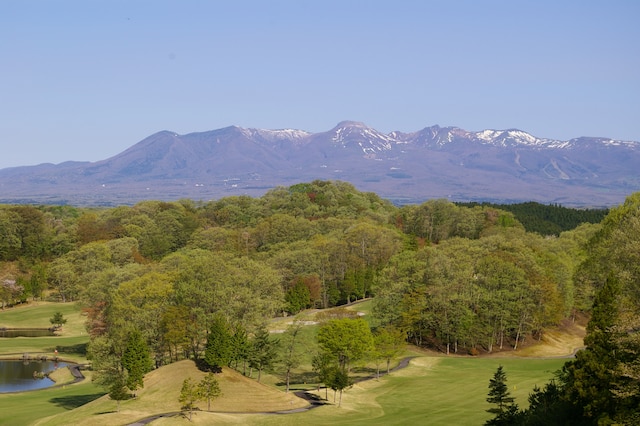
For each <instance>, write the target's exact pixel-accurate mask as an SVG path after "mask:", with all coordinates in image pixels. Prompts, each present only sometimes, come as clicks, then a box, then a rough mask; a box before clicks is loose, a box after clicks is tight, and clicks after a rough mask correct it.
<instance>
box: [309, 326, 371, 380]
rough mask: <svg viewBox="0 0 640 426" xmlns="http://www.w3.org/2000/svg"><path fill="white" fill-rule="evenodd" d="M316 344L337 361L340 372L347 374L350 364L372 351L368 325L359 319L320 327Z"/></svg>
mask: <svg viewBox="0 0 640 426" xmlns="http://www.w3.org/2000/svg"><path fill="white" fill-rule="evenodd" d="M318 344H319V345H320V348H321V349H322V350H324V351H326V352H328V353H330V354H331V355H332V356H334V357H335V359H337V360H338V363H339V365H340V368H341V369H342V370H344V371H346V372H348V371H349V370H350V366H351V363H353V362H354V361H357V360H360V359H362V358H363V357H364V356H365V355H366V354H367V353H368V352H370V351H371V350H372V349H373V336H372V334H371V329H370V328H369V325H367V323H366V322H365V321H364V320H362V319H360V318H358V319H351V318H344V319H336V320H331V321H329V322H327V323H326V324H324V325H322V326H321V327H320V330H318Z"/></svg>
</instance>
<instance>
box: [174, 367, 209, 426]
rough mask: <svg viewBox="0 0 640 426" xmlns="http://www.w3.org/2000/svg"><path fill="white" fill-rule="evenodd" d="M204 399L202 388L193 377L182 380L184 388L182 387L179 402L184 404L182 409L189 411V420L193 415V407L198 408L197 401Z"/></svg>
mask: <svg viewBox="0 0 640 426" xmlns="http://www.w3.org/2000/svg"><path fill="white" fill-rule="evenodd" d="M202 399H203V396H202V393H201V389H200V388H199V387H198V385H197V384H196V383H194V381H193V379H192V378H191V377H188V378H186V379H184V381H183V382H182V388H181V389H180V396H179V397H178V402H180V404H182V409H183V410H187V411H189V421H191V417H192V415H193V409H194V408H196V403H197V402H198V401H201V400H202Z"/></svg>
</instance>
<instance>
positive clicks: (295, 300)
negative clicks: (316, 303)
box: [284, 279, 311, 314]
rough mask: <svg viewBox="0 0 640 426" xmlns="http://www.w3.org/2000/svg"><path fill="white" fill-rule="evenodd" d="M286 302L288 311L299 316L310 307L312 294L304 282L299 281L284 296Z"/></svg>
mask: <svg viewBox="0 0 640 426" xmlns="http://www.w3.org/2000/svg"><path fill="white" fill-rule="evenodd" d="M284 300H285V302H286V303H287V311H288V312H289V313H291V314H297V313H298V312H300V311H301V310H303V309H306V308H308V307H309V306H310V302H311V293H310V292H309V288H308V287H307V286H306V285H305V284H304V282H303V281H302V280H301V279H298V280H296V281H295V283H294V284H293V286H292V287H291V288H290V289H289V290H287V292H286V293H285V295H284Z"/></svg>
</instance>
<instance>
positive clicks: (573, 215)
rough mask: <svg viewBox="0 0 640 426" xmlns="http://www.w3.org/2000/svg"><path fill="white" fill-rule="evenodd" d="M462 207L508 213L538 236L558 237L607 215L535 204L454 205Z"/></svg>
mask: <svg viewBox="0 0 640 426" xmlns="http://www.w3.org/2000/svg"><path fill="white" fill-rule="evenodd" d="M456 205H458V206H464V207H475V206H482V207H493V208H497V209H500V210H505V211H509V212H511V213H513V214H514V216H515V218H516V219H517V220H518V221H519V222H520V223H522V225H523V226H524V229H526V230H527V232H536V233H538V234H540V235H556V236H558V235H560V234H561V233H562V232H565V231H569V230H572V229H575V228H577V227H578V225H580V224H582V223H599V222H601V221H602V219H604V217H605V216H606V215H607V213H608V210H607V209H572V208H568V207H563V206H561V205H558V204H549V205H544V204H540V203H536V202H533V201H531V202H526V203H516V204H494V203H481V204H478V203H456Z"/></svg>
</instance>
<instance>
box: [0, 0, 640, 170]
mask: <svg viewBox="0 0 640 426" xmlns="http://www.w3.org/2000/svg"><path fill="white" fill-rule="evenodd" d="M638 18H640V2H638V1H635V0H628V1H616V0H612V1H606V2H605V1H587V0H582V1H557V0H555V1H545V0H537V1H518V0H504V1H496V0H483V1H480V0H473V1H455V0H449V1H446V0H442V1H435V0H434V1H429V0H424V1H419V0H414V1H403V0H393V1H376V0H368V1H356V0H340V1H334V0H317V1H311V0H309V1H304V0H264V1H257V0H254V1H250V0H233V1H232V0H228V1H213V0H211V1H193V0H182V1H177V0H176V1H162V0H153V1H151V0H148V1H136V0H127V1H118V0H109V1H107V0H103V1H97V0H95V1H94V0H92V1H89V0H78V1H65V0H57V1H49V0H40V1H35V0H3V1H2V2H0V58H1V59H0V61H1V62H0V168H4V167H10V166H19V165H31V164H38V163H43V162H52V163H59V162H62V161H65V160H77V161H97V160H101V159H104V158H107V157H110V156H112V155H115V154H117V153H119V152H121V151H122V150H124V149H126V148H128V147H129V146H131V145H133V144H135V143H136V142H138V141H140V140H141V139H143V138H145V137H146V136H149V135H150V134H153V133H155V132H157V131H160V130H172V131H175V132H178V133H190V132H196V131H205V130H212V129H218V128H221V127H226V126H229V125H238V126H241V127H254V128H268V129H280V128H295V129H302V130H307V131H311V132H320V131H325V130H329V129H331V128H332V127H334V126H335V125H336V124H337V123H338V122H339V121H342V120H356V121H362V122H365V123H366V124H368V125H369V126H371V127H374V128H376V129H378V130H380V131H383V132H390V131H393V130H400V131H404V132H410V131H417V130H420V129H422V128H424V127H426V126H431V125H434V124H439V125H440V126H457V127H461V128H464V129H466V130H482V129H507V128H519V129H521V130H524V131H527V132H529V133H531V134H533V135H535V136H539V137H545V138H554V139H561V140H565V139H570V138H573V137H578V136H606V137H611V138H614V139H623V140H640V116H639V115H640V25H638Z"/></svg>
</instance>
